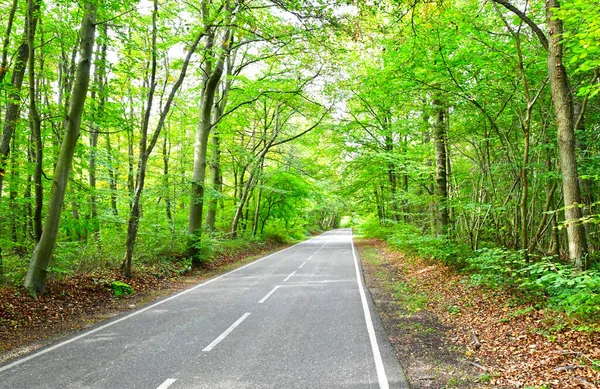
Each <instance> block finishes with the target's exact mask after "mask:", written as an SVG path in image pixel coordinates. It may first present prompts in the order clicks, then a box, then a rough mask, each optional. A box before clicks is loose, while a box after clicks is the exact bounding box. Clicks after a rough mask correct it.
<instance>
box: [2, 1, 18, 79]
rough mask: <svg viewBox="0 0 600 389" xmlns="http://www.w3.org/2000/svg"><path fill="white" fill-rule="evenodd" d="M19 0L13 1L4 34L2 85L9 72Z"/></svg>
mask: <svg viewBox="0 0 600 389" xmlns="http://www.w3.org/2000/svg"><path fill="white" fill-rule="evenodd" d="M18 4H19V0H13V3H12V6H11V7H10V11H9V12H8V21H7V23H6V32H5V33H4V42H3V44H2V59H1V60H0V84H2V81H4V77H5V76H6V73H7V72H8V46H9V45H10V36H11V34H12V26H13V22H14V20H15V12H16V11H17V5H18Z"/></svg>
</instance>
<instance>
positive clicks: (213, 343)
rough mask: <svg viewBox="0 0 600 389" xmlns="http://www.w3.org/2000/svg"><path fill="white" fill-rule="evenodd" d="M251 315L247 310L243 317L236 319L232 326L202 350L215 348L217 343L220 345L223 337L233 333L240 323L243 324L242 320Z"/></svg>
mask: <svg viewBox="0 0 600 389" xmlns="http://www.w3.org/2000/svg"><path fill="white" fill-rule="evenodd" d="M248 316H250V312H246V313H244V314H243V315H242V317H240V318H239V319H237V320H236V321H235V323H233V324H232V325H231V326H229V328H228V329H226V330H225V332H223V333H222V334H221V335H219V337H218V338H217V339H215V340H213V341H212V343H211V344H209V345H208V346H206V347H205V348H204V349H203V350H202V351H210V350H212V349H213V348H215V346H216V345H218V344H219V343H221V341H222V340H223V339H225V338H226V337H227V335H229V334H231V332H233V330H235V328H236V327H237V326H239V325H240V324H242V322H243V321H244V320H246V318H247V317H248Z"/></svg>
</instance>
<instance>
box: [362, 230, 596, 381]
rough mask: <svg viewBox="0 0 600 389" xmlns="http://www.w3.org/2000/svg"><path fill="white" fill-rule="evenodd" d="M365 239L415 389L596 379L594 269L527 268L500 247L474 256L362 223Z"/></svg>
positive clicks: (380, 302) (412, 233)
mask: <svg viewBox="0 0 600 389" xmlns="http://www.w3.org/2000/svg"><path fill="white" fill-rule="evenodd" d="M359 232H360V233H361V234H362V236H363V238H362V239H359V240H358V246H359V249H360V253H361V257H362V259H363V266H364V267H365V274H367V276H366V281H367V285H368V286H369V287H370V288H374V289H373V290H374V292H373V290H372V293H374V296H373V297H374V299H375V301H376V305H377V307H378V310H379V311H380V315H381V316H382V320H383V322H384V326H385V327H386V331H387V332H388V336H389V339H390V341H391V342H392V344H394V345H395V346H396V350H397V353H398V355H399V359H400V360H401V361H403V366H404V368H405V369H406V371H407V374H408V376H409V380H410V381H411V383H412V384H413V387H415V388H428V387H442V386H445V387H457V388H462V387H482V388H486V387H490V388H496V387H510V388H512V387H521V388H566V387H568V388H592V387H596V385H597V384H598V382H600V381H599V380H600V350H598V347H597V345H598V342H600V332H599V328H598V318H597V316H595V315H594V312H595V309H597V307H598V302H597V301H596V300H594V299H595V293H594V289H593V286H590V285H589V283H591V282H592V281H590V280H589V279H591V280H593V279H594V278H595V275H594V274H593V271H589V272H579V273H578V272H576V271H573V270H572V269H570V268H569V265H559V264H553V265H552V262H549V261H547V262H539V263H536V265H531V264H527V263H524V262H523V261H522V255H521V253H518V252H509V251H507V250H501V249H492V248H486V249H482V250H479V251H477V252H473V251H472V250H470V249H469V248H467V247H460V245H458V244H456V243H453V242H451V241H449V240H448V239H446V238H436V237H432V236H424V235H422V234H420V233H419V232H418V231H416V230H415V228H414V227H411V226H407V225H397V226H388V227H382V226H379V225H375V224H373V223H365V224H364V225H363V227H362V228H361V229H359ZM544 263H546V264H544ZM538 269H541V270H538ZM369 275H370V276H369ZM579 277H583V278H584V281H581V279H580V278H579ZM588 278H589V279H588ZM549 280H553V281H549ZM578 284H582V285H581V286H580V287H577V285H578ZM378 288H381V289H383V290H384V291H385V292H386V293H387V298H383V299H382V298H381V297H379V298H378V295H380V294H381V293H380V292H379V289H378ZM424 366H426V367H427V368H426V369H423V367H424ZM448 372H451V373H450V374H449V373H448Z"/></svg>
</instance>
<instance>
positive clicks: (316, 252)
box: [306, 242, 327, 262]
mask: <svg viewBox="0 0 600 389" xmlns="http://www.w3.org/2000/svg"><path fill="white" fill-rule="evenodd" d="M326 244H327V242H325V243H323V246H321V247H319V249H318V250H317V251H315V253H314V254H313V255H311V256H310V257H308V259H307V260H306V262H308V261H310V260H311V259H313V257H314V256H315V255H317V254H319V251H321V249H322V248H323V247H325V245H326Z"/></svg>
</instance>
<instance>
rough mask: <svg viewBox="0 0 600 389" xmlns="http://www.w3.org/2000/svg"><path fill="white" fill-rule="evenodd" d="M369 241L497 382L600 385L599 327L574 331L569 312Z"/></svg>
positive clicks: (522, 385) (511, 385) (511, 384)
mask: <svg viewBox="0 0 600 389" xmlns="http://www.w3.org/2000/svg"><path fill="white" fill-rule="evenodd" d="M369 244H376V245H377V246H379V247H378V249H379V250H381V252H382V253H383V254H384V255H383V256H382V257H384V258H386V260H387V261H389V262H390V263H391V264H392V265H393V266H394V267H395V268H397V269H398V271H399V272H400V273H401V274H403V276H404V277H406V278H407V279H408V280H409V281H410V283H411V287H412V288H414V289H415V290H417V291H418V292H420V293H423V294H425V295H427V296H428V297H429V302H428V306H427V309H428V310H430V311H432V312H434V313H435V314H436V315H437V316H438V318H439V319H440V321H441V322H443V323H444V324H446V325H448V326H449V327H451V329H450V330H449V334H448V335H449V336H450V338H451V340H452V341H453V342H455V343H458V344H460V345H462V346H464V347H465V348H466V349H467V351H466V353H465V354H466V357H468V358H469V359H470V360H471V361H472V362H473V363H475V364H477V365H479V366H480V367H482V368H484V369H489V374H490V376H491V377H492V382H491V383H492V384H493V385H494V386H495V387H505V388H525V387H528V386H529V387H535V388H539V387H544V385H545V387H548V388H561V389H563V388H585V389H588V388H600V385H599V383H600V372H599V371H598V370H594V369H593V368H592V365H593V363H594V362H596V363H597V361H600V334H599V333H597V332H594V333H589V332H583V331H576V330H574V329H573V328H574V327H576V325H575V323H573V322H572V321H569V320H568V319H567V318H565V317H562V316H561V315H559V314H557V313H555V312H546V311H544V310H538V309H535V308H534V307H533V306H531V305H526V304H518V303H515V299H514V297H515V296H514V295H512V294H511V293H509V292H506V291H497V290H488V289H485V288H482V287H473V286H469V284H468V282H467V281H468V278H467V277H465V276H464V275H460V274H457V273H456V272H455V271H454V270H452V269H451V268H449V267H446V266H444V265H442V264H440V263H432V262H431V261H426V260H423V259H420V258H414V257H408V256H406V255H405V254H403V253H399V252H396V251H393V250H391V249H389V248H388V247H387V246H386V245H385V243H383V242H378V241H369ZM557 324H561V325H560V326H557ZM474 334H475V336H476V337H477V338H478V340H479V342H480V343H481V347H480V348H478V349H477V347H476V345H475V339H474V336H473V335H474Z"/></svg>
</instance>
